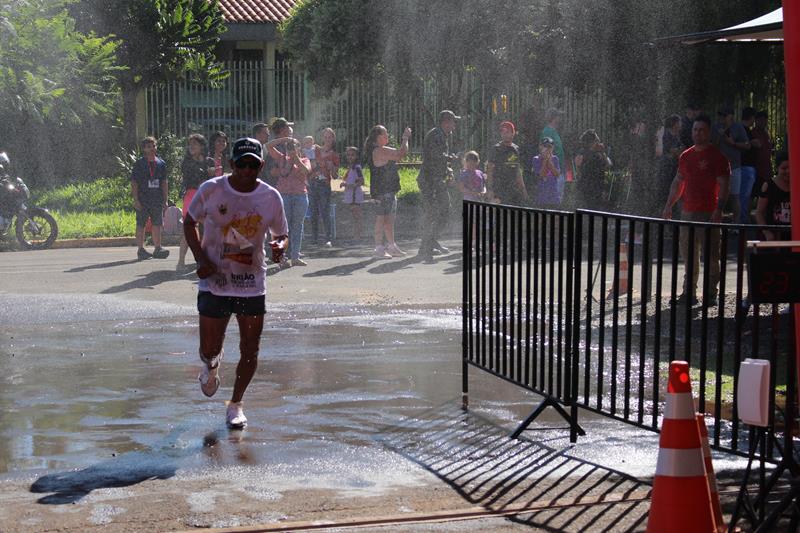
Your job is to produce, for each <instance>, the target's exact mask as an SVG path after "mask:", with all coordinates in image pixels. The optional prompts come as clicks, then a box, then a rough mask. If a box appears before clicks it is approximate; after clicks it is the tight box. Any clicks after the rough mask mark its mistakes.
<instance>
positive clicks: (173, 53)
mask: <svg viewBox="0 0 800 533" xmlns="http://www.w3.org/2000/svg"><path fill="white" fill-rule="evenodd" d="M72 13H73V15H74V16H75V18H76V19H77V20H78V23H79V25H80V27H81V28H84V29H87V30H88V29H90V30H92V31H94V32H96V33H98V34H100V35H107V36H111V37H113V38H114V39H115V40H116V41H117V42H118V43H119V47H118V50H117V58H118V61H119V63H120V64H121V65H123V66H124V67H125V69H124V70H122V71H120V72H119V73H118V74H117V80H118V82H119V85H120V88H121V90H122V97H123V109H124V122H125V128H126V133H127V138H128V143H129V144H130V145H133V144H135V141H136V139H135V138H134V133H135V132H134V126H135V123H136V103H135V99H136V95H137V94H138V92H139V91H141V90H143V89H145V88H147V87H149V86H151V85H152V84H154V83H157V82H165V81H171V80H176V79H185V78H189V79H193V80H198V81H200V80H202V81H212V82H213V81H218V80H221V79H223V78H224V77H225V76H226V75H227V73H226V72H225V71H224V69H223V68H222V66H221V64H220V63H219V62H218V61H217V60H216V57H215V56H214V50H215V48H216V46H217V44H218V42H219V37H220V35H222V33H223V32H224V31H225V25H224V22H223V18H222V13H221V12H220V10H219V6H218V4H217V2H209V1H208V0H82V1H81V2H77V3H75V4H74V5H73V6H72Z"/></svg>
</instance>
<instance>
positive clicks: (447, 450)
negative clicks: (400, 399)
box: [378, 403, 651, 532]
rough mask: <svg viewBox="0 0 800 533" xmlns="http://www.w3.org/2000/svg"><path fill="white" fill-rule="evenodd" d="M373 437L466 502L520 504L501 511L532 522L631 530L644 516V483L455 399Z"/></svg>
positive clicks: (542, 526) (540, 526)
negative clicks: (514, 434) (514, 432)
mask: <svg viewBox="0 0 800 533" xmlns="http://www.w3.org/2000/svg"><path fill="white" fill-rule="evenodd" d="M378 440H379V441H381V442H382V443H383V444H384V445H385V446H387V447H388V448H390V449H392V450H393V451H395V452H397V453H399V454H401V455H403V456H404V457H406V458H407V459H409V460H411V461H413V462H414V463H416V464H418V465H420V466H421V467H423V468H425V469H426V470H428V471H429V472H431V473H432V474H434V475H436V476H437V477H438V478H439V479H441V480H442V481H444V482H445V483H447V484H448V485H449V486H450V487H451V488H453V489H454V490H455V491H456V492H457V493H458V494H459V495H461V497H463V498H464V499H465V500H466V501H468V502H470V503H471V504H475V505H480V506H482V507H484V508H486V509H488V510H492V511H497V512H505V511H509V510H512V509H517V508H521V509H523V510H521V512H520V513H519V514H514V515H512V516H511V517H509V518H508V519H509V520H512V521H514V522H516V523H520V524H525V525H528V526H534V527H536V528H537V530H543V531H576V532H578V531H615V532H616V531H634V530H637V529H642V528H643V527H644V523H645V520H646V518H647V511H648V508H649V492H650V488H651V487H650V485H648V484H647V483H644V482H642V481H641V480H639V479H637V478H635V477H632V476H629V475H627V474H625V473H622V472H619V471H616V470H613V469H610V468H607V467H604V466H602V465H597V464H594V463H591V462H588V461H585V460H582V459H578V458H575V457H571V456H569V455H568V453H567V452H568V451H569V448H568V447H565V448H562V449H556V448H552V447H549V446H547V445H545V444H544V443H543V442H534V441H531V440H528V439H526V438H524V437H523V438H520V439H518V440H514V439H511V438H509V432H508V430H505V429H503V428H501V427H498V426H496V425H494V424H492V423H491V422H489V421H488V420H486V419H483V418H481V417H480V416H478V415H476V414H474V413H473V412H465V411H463V410H462V409H461V408H460V407H459V406H457V405H455V403H450V404H445V405H444V406H440V407H439V408H436V409H432V410H430V411H428V412H426V413H423V414H421V415H419V416H416V417H413V418H408V419H407V420H406V421H405V422H403V423H401V424H400V425H397V426H392V427H388V428H385V429H384V430H383V432H382V433H381V436H380V437H378ZM559 440H560V441H561V442H563V440H562V439H559ZM530 507H535V510H534V511H530V510H527V511H525V510H524V509H525V508H530Z"/></svg>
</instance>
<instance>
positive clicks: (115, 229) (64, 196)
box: [31, 167, 419, 239]
mask: <svg viewBox="0 0 800 533" xmlns="http://www.w3.org/2000/svg"><path fill="white" fill-rule="evenodd" d="M345 173H346V170H345V169H342V171H341V172H340V173H339V174H340V175H341V176H344V175H345ZM417 173H418V170H417V169H416V168H402V167H401V168H400V187H401V190H400V194H399V195H398V196H399V197H400V198H401V199H402V200H403V202H404V203H405V204H414V203H416V202H417V201H418V198H419V187H418V186H417ZM364 174H365V175H364V179H365V181H366V183H367V186H366V187H365V188H366V189H367V190H369V170H368V169H367V170H365V172H364ZM338 191H339V189H336V188H334V192H338ZM32 193H33V194H32V196H33V199H32V200H33V201H32V202H31V203H32V204H34V205H37V206H41V207H44V208H46V209H48V210H50V212H51V213H52V214H53V216H54V217H55V218H56V221H57V222H58V238H59V239H80V238H90V237H132V236H133V235H134V233H135V231H136V216H135V213H134V211H133V205H132V201H131V191H130V181H129V180H128V179H127V178H126V177H124V176H120V177H114V178H101V179H97V180H94V181H86V182H76V183H70V184H67V185H62V186H60V187H56V188H53V189H48V190H38V191H32ZM170 196H172V194H171V195H170Z"/></svg>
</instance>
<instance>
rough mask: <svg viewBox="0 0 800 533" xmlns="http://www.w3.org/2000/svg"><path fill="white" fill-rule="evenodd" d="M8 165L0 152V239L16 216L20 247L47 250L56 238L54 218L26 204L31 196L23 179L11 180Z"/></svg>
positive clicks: (3, 154)
mask: <svg viewBox="0 0 800 533" xmlns="http://www.w3.org/2000/svg"><path fill="white" fill-rule="evenodd" d="M10 164H11V161H10V160H9V158H8V155H6V153H5V152H0V236H6V235H8V233H9V232H10V230H11V226H12V225H13V224H12V223H13V221H14V217H17V220H16V225H15V231H16V235H17V240H18V241H19V243H20V245H21V246H22V247H23V248H25V249H26V250H43V249H45V248H49V247H50V246H51V245H52V244H53V242H54V241H55V240H56V237H57V236H58V224H57V223H56V219H54V218H53V215H51V214H50V213H48V212H47V210H46V209H42V208H41V207H35V206H28V205H27V202H28V200H29V199H30V197H31V193H30V191H29V190H28V187H27V185H25V182H24V181H22V178H14V177H11V175H10V174H9V166H10Z"/></svg>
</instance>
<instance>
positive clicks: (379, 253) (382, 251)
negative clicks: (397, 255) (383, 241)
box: [372, 246, 392, 259]
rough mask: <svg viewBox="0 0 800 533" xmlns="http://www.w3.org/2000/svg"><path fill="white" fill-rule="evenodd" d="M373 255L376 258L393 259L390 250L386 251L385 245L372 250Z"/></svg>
mask: <svg viewBox="0 0 800 533" xmlns="http://www.w3.org/2000/svg"><path fill="white" fill-rule="evenodd" d="M372 257H373V258H375V259H391V258H392V256H391V254H390V253H389V252H387V251H386V248H384V247H383V246H376V247H375V251H374V252H372Z"/></svg>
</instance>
